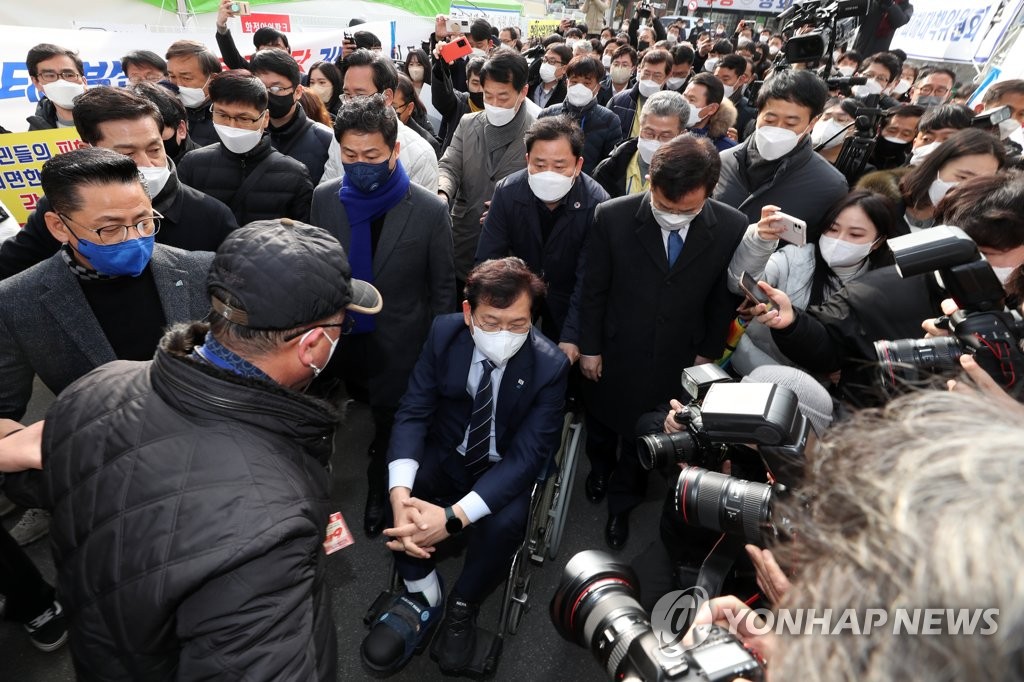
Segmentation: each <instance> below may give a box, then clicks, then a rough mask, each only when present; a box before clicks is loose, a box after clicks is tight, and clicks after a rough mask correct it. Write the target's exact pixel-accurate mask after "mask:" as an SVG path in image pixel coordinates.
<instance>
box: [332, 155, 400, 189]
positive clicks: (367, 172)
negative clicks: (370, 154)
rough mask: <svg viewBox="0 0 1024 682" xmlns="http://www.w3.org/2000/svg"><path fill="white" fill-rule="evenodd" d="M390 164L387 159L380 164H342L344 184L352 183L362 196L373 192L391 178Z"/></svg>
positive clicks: (389, 160)
mask: <svg viewBox="0 0 1024 682" xmlns="http://www.w3.org/2000/svg"><path fill="white" fill-rule="evenodd" d="M390 162H391V159H390V158H389V159H388V160H387V161H381V162H380V163H364V162H362V161H360V162H357V163H342V164H341V165H342V166H344V167H345V183H346V184H348V183H352V186H353V187H355V188H356V189H357V190H359V191H360V192H362V193H363V194H370V193H371V192H375V191H376V190H377V189H379V188H380V186H381V185H383V184H384V183H385V182H387V181H388V178H389V177H391V169H390V168H389V167H388V164H389V163H390Z"/></svg>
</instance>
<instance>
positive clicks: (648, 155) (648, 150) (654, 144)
mask: <svg viewBox="0 0 1024 682" xmlns="http://www.w3.org/2000/svg"><path fill="white" fill-rule="evenodd" d="M663 144H665V143H664V142H659V141H658V140H645V139H644V138H642V137H641V138H637V141H636V150H637V151H638V152H640V158H641V159H643V160H644V163H646V164H647V165H648V166H650V165H651V159H653V158H654V152H656V151H658V149H660V148H661V145H663Z"/></svg>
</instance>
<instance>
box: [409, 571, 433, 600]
mask: <svg viewBox="0 0 1024 682" xmlns="http://www.w3.org/2000/svg"><path fill="white" fill-rule="evenodd" d="M404 582H405V589H407V590H409V592H413V593H415V592H420V593H422V594H423V596H424V597H425V598H426V600H427V603H428V604H430V605H431V606H437V605H438V604H440V603H441V583H440V582H438V580H437V571H431V572H430V575H428V576H427V577H426V578H420V579H419V580H406V581H404Z"/></svg>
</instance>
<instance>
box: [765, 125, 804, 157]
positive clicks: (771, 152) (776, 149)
mask: <svg viewBox="0 0 1024 682" xmlns="http://www.w3.org/2000/svg"><path fill="white" fill-rule="evenodd" d="M754 140H755V141H756V143H757V153H758V154H760V155H761V158H762V159H764V160H765V161H774V160H775V159H781V158H782V157H783V156H785V155H786V154H788V153H790V152H791V151H793V150H794V149H796V145H797V143H799V142H800V136H799V135H797V134H796V133H794V132H793V131H792V130H789V129H787V128H777V127H775V126H761V127H760V128H758V129H757V130H755V131H754Z"/></svg>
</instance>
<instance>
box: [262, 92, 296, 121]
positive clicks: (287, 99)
mask: <svg viewBox="0 0 1024 682" xmlns="http://www.w3.org/2000/svg"><path fill="white" fill-rule="evenodd" d="M269 97H270V100H269V103H268V105H267V109H268V111H270V118H284V117H285V116H287V115H288V112H289V111H291V110H292V107H293V106H295V97H294V96H293V95H269Z"/></svg>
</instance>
